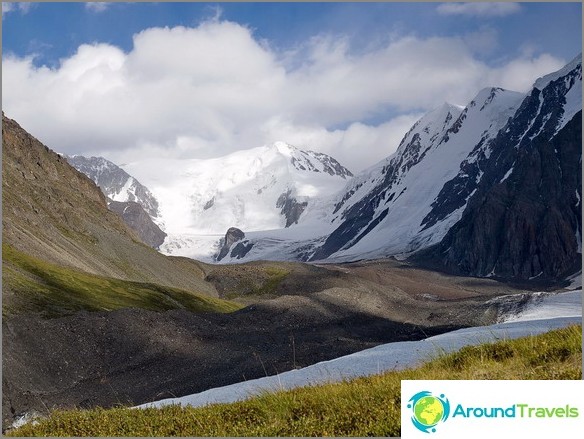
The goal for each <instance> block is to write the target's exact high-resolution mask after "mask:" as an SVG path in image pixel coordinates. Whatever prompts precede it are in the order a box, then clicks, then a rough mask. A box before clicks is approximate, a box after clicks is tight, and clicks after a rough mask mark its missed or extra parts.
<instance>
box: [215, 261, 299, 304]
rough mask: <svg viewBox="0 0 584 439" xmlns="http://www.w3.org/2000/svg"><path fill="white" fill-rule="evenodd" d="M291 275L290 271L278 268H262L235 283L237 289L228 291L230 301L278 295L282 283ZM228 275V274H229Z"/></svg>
mask: <svg viewBox="0 0 584 439" xmlns="http://www.w3.org/2000/svg"><path fill="white" fill-rule="evenodd" d="M289 274H290V270H286V269H284V268H280V267H276V266H268V267H261V268H259V269H258V270H257V271H255V272H252V274H251V275H244V276H242V277H241V278H238V279H237V281H236V282H235V285H236V286H235V288H233V290H230V291H227V292H226V293H225V297H226V298H228V299H235V298H241V297H244V296H247V297H266V296H272V295H275V294H276V291H277V289H278V286H279V285H280V283H281V282H282V281H283V280H284V279H286V277H287V276H288V275H289ZM227 275H228V274H227Z"/></svg>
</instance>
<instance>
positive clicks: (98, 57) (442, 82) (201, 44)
mask: <svg viewBox="0 0 584 439" xmlns="http://www.w3.org/2000/svg"><path fill="white" fill-rule="evenodd" d="M489 38H491V37H490V36H489V35H488V31H487V37H486V40H487V43H483V47H486V46H485V44H486V45H487V46H488V44H490V43H489ZM491 39H492V38H491ZM474 44H475V47H472V44H470V43H468V42H466V41H465V40H464V39H463V38H428V39H419V38H414V37H405V38H400V39H398V38H396V39H394V40H392V41H391V42H389V43H387V44H385V45H384V46H382V47H377V48H376V49H370V50H369V51H368V52H365V53H361V54H355V53H351V52H350V50H349V44H348V41H346V40H344V39H342V38H341V39H339V38H331V37H327V36H325V35H323V36H319V37H316V38H313V39H312V40H311V41H309V42H308V43H306V46H305V47H304V48H303V49H302V50H300V51H298V54H302V58H301V59H296V60H295V61H296V62H293V63H290V62H289V59H287V58H286V55H288V54H284V53H278V52H277V51H276V50H274V49H272V48H270V46H269V45H268V44H266V43H265V42H260V41H258V40H257V39H256V38H255V37H254V35H253V33H252V32H251V31H250V30H249V29H248V28H246V27H244V26H241V25H238V24H236V23H232V22H228V21H220V20H219V19H216V18H214V19H212V20H210V21H208V22H205V23H202V24H200V25H199V26H198V27H195V28H186V27H175V28H152V29H147V30H144V31H142V32H140V33H138V34H136V35H134V47H133V49H132V50H131V51H130V52H129V53H125V52H123V51H122V50H120V49H119V48H117V47H115V46H112V45H108V44H94V45H82V46H80V47H79V48H78V50H77V52H76V53H75V54H74V55H72V56H71V57H69V58H67V59H65V60H62V62H61V64H60V65H59V66H58V67H56V68H47V67H35V66H34V64H33V62H32V59H31V58H24V59H22V58H15V57H11V56H5V57H4V58H3V60H2V70H3V82H2V92H3V107H4V111H5V112H6V114H7V116H8V117H11V118H14V119H16V120H17V121H18V122H19V123H21V124H22V125H23V126H24V128H25V129H27V130H29V131H30V132H31V133H32V134H33V135H35V136H36V137H38V138H39V139H41V140H42V141H43V142H45V143H46V144H47V145H48V146H50V147H51V148H53V149H55V150H57V151H60V152H63V153H77V154H94V155H95V154H102V155H105V156H106V157H108V158H110V159H112V160H114V161H119V162H128V161H132V160H136V159H137V158H139V157H146V156H148V155H150V156H153V155H166V156H172V157H183V158H187V157H201V158H203V157H212V156H219V155H223V154H226V153H229V152H232V151H234V150H238V149H244V148H252V147H256V146H260V145H263V144H266V143H270V142H274V141H276V140H284V141H287V142H289V143H292V144H295V145H296V146H299V147H306V148H310V149H314V150H317V151H322V152H326V153H330V154H332V155H333V156H335V157H336V158H337V159H338V160H339V161H341V163H344V164H346V166H348V167H349V168H351V169H352V170H354V171H359V170H360V169H362V168H364V167H367V166H369V165H372V164H373V163H375V162H376V161H378V160H380V159H382V158H384V157H385V156H387V155H389V154H390V153H392V152H393V151H394V150H395V148H396V147H397V145H398V143H399V141H400V140H401V137H402V136H403V135H404V134H405V132H406V131H407V130H408V129H409V128H410V126H411V125H412V123H413V122H414V121H415V119H417V118H418V117H419V116H420V115H421V112H423V111H427V110H430V109H433V108H435V107H437V106H439V105H440V104H442V103H443V102H444V101H449V102H451V103H455V104H463V105H464V104H466V103H468V102H469V101H470V100H471V99H472V98H473V97H474V96H475V94H476V93H477V92H478V90H480V89H481V88H483V87H486V86H492V85H494V86H503V87H506V88H510V89H515V90H518V91H527V89H528V88H529V87H530V86H531V85H532V83H533V81H534V80H535V79H536V78H537V77H539V76H542V75H543V74H545V73H548V72H550V71H553V70H556V69H557V68H559V67H561V65H563V61H562V60H558V59H556V58H554V57H552V56H551V55H540V56H537V57H535V56H527V55H522V57H521V58H519V59H516V60H511V61H510V62H508V63H507V64H505V65H502V66H498V67H496V68H493V67H490V66H488V65H485V64H484V63H482V62H480V61H479V60H477V59H476V58H475V55H474V53H475V51H476V50H477V44H478V43H476V42H475V43H474ZM478 45H479V46H480V44H478ZM298 54H297V56H300V55H298ZM291 65H293V66H294V67H290V66H291ZM380 114H381V115H383V114H387V115H388V116H387V121H386V122H384V123H378V124H370V123H365V122H363V121H367V120H373V119H375V120H380ZM339 126H341V127H346V128H343V129H340V128H338V127H339Z"/></svg>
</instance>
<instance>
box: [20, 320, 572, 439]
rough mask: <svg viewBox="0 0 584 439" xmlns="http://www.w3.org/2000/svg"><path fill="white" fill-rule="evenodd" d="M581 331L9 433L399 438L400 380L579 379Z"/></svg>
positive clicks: (79, 416) (65, 416) (57, 419)
mask: <svg viewBox="0 0 584 439" xmlns="http://www.w3.org/2000/svg"><path fill="white" fill-rule="evenodd" d="M581 377H582V327H581V326H573V327H569V328H565V329H560V330H556V331H552V332H549V333H546V334H542V335H538V336H534V337H527V338H522V339H517V340H507V341H500V342H497V343H490V344H484V345H480V346H470V347H466V348H463V349H462V350H460V351H459V352H456V353H453V354H449V355H443V356H438V357H437V358H436V359H434V360H432V361H430V362H428V363H427V364H425V365H423V366H422V367H420V368H417V369H413V370H406V371H399V372H389V373H385V374H383V375H377V376H372V377H366V378H358V379H354V380H350V381H347V382H343V383H335V384H327V385H322V386H316V387H305V388H299V389H294V390H290V391H284V392H277V393H272V394H265V395H263V396H260V397H256V398H253V399H250V400H248V401H243V402H239V403H234V404H218V405H212V406H207V407H202V408H181V407H179V406H169V407H165V408H162V409H147V410H132V409H126V408H116V409H109V410H103V409H94V410H79V411H66V412H55V413H53V414H52V415H51V416H50V417H49V418H47V419H45V420H43V421H41V422H39V423H38V424H37V425H34V426H33V425H27V426H24V427H22V428H20V429H18V430H14V431H12V432H10V433H9V435H13V436H224V437H229V436H304V437H306V436H337V437H340V436H399V435H400V404H401V400H400V383H401V380H404V379H407V380H413V379H465V380H469V379H509V380H511V379H534V380H537V379H581Z"/></svg>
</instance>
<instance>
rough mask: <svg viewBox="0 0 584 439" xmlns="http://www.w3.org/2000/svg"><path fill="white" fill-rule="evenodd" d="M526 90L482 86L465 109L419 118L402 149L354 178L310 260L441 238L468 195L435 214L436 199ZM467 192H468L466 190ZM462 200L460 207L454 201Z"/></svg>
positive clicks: (398, 249) (411, 246) (400, 248)
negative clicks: (322, 240) (484, 87)
mask: <svg viewBox="0 0 584 439" xmlns="http://www.w3.org/2000/svg"><path fill="white" fill-rule="evenodd" d="M523 98H524V95H522V94H520V93H516V92H511V91H506V90H503V89H495V88H488V89H484V90H481V91H480V92H479V93H478V94H477V96H476V97H475V98H474V99H473V100H472V101H471V102H470V103H469V104H468V105H467V106H466V107H465V108H464V109H461V108H460V107H457V106H454V105H450V104H444V105H442V106H441V107H439V108H438V109H436V110H434V111H432V112H430V113H428V114H427V115H426V116H424V117H423V118H422V119H420V120H419V121H418V122H417V123H416V124H415V125H414V126H413V127H412V129H411V130H410V131H409V132H408V133H407V134H406V136H405V137H404V139H403V140H402V142H401V144H400V146H399V148H398V150H397V152H396V153H395V154H394V155H393V156H392V157H390V158H388V159H386V160H384V161H382V162H381V163H379V164H378V165H376V166H374V167H373V168H371V169H369V170H367V171H365V172H364V173H363V174H361V175H360V176H358V177H357V178H355V179H354V181H352V182H351V184H350V185H349V187H348V188H347V190H346V193H345V194H344V195H343V196H342V197H341V199H340V200H339V202H338V203H337V205H336V206H335V212H334V213H335V217H334V218H333V223H334V224H335V225H336V226H337V227H336V229H335V231H334V232H333V233H331V235H330V236H329V237H328V238H327V240H326V241H325V243H324V244H323V245H322V246H321V247H320V248H319V249H317V250H316V252H315V253H314V254H313V255H312V256H311V258H310V259H312V260H318V259H324V258H327V257H329V256H331V255H332V254H335V255H336V256H349V257H355V256H362V255H364V254H368V253H371V252H372V251H373V252H378V254H391V255H400V254H408V253H411V252H413V251H415V250H417V249H419V248H421V247H423V246H428V245H430V244H432V243H435V242H438V241H440V239H442V237H443V236H444V234H445V232H446V231H447V230H448V229H449V227H450V226H452V224H453V223H455V222H456V221H458V220H459V219H460V214H461V213H462V211H461V208H463V207H464V204H465V202H466V198H462V199H458V204H460V205H457V206H453V208H452V209H450V210H449V211H448V212H443V215H442V216H440V217H439V218H436V219H434V218H433V217H431V216H430V217H429V216H428V215H430V214H431V210H432V203H433V201H434V199H435V198H436V197H437V196H438V194H439V192H440V189H441V188H442V187H443V186H444V184H445V183H446V182H448V181H449V180H451V179H452V178H454V177H455V176H456V175H457V173H458V171H459V166H460V163H461V162H462V161H463V160H465V159H466V158H467V157H468V155H469V154H470V153H471V152H472V150H473V149H474V148H475V146H476V145H478V144H485V143H487V142H488V140H489V139H491V138H492V137H493V136H495V135H496V133H497V132H498V131H499V130H500V129H501V128H502V127H503V125H504V124H505V122H506V121H507V119H508V118H509V117H510V116H511V115H512V114H513V113H514V112H515V110H516V109H517V108H518V106H519V104H520V103H521V100H522V99H523ZM467 195H468V194H467ZM454 207H455V208H454Z"/></svg>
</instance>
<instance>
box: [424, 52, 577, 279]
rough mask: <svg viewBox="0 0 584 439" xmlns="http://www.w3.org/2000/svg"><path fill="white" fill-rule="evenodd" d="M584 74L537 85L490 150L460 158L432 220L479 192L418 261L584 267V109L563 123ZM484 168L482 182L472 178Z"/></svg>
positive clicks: (543, 270)
mask: <svg viewBox="0 0 584 439" xmlns="http://www.w3.org/2000/svg"><path fill="white" fill-rule="evenodd" d="M581 78H582V68H581V64H580V65H578V66H577V67H576V68H574V69H573V70H572V71H570V72H569V73H567V74H566V75H563V76H560V77H559V78H557V79H555V80H553V81H551V82H549V83H548V84H547V85H545V87H543V90H540V89H538V88H534V89H533V90H532V92H531V94H530V95H529V96H527V98H526V99H525V100H524V102H523V103H522V105H521V107H520V108H519V110H518V111H517V113H516V114H515V116H514V117H513V118H512V119H511V120H510V121H509V123H508V124H507V126H506V127H505V128H504V129H502V130H501V131H500V133H499V135H498V136H497V137H496V138H495V139H494V141H493V142H492V144H491V148H490V155H489V156H487V155H485V154H484V153H483V152H482V151H478V150H477V154H476V160H475V161H474V162H465V163H463V165H462V166H461V173H460V174H459V175H458V176H457V178H455V179H453V180H452V181H451V182H449V185H447V186H445V187H444V188H443V190H442V191H441V193H440V196H439V197H438V198H437V200H436V202H435V210H434V215H435V217H439V215H440V208H442V207H443V206H448V205H449V204H452V203H455V202H456V201H455V199H456V197H457V195H458V194H459V193H472V192H473V191H474V195H473V196H472V197H471V198H470V200H469V203H468V205H467V208H466V209H465V211H464V214H463V216H462V218H461V220H460V221H459V222H458V223H457V224H455V225H454V226H453V227H452V228H451V229H450V230H449V232H448V233H447V234H446V236H445V237H444V239H443V240H442V242H440V243H439V244H438V245H436V246H434V247H431V248H429V249H427V250H424V251H422V252H420V253H419V254H418V255H415V256H414V258H413V259H414V260H417V261H420V262H424V263H426V264H428V265H431V266H435V267H439V268H442V269H446V270H448V271H451V272H455V273H458V274H467V275H468V274H470V275H473V276H494V277H501V278H511V279H521V280H527V279H533V278H537V279H540V280H552V281H553V280H560V279H562V278H565V277H566V276H567V275H569V274H571V273H573V272H575V271H577V270H579V269H580V268H581V249H580V248H579V247H580V246H581V233H582V232H581V231H582V211H581V209H582V206H581V201H580V200H581V198H582V111H581V110H580V111H579V112H577V113H576V114H575V115H574V116H573V117H572V118H571V120H570V121H569V122H567V123H566V124H565V125H563V127H562V119H563V118H564V117H565V114H564V113H565V111H566V110H565V109H564V106H565V104H566V95H567V93H568V91H569V90H570V89H571V87H573V86H574V84H575V83H576V82H577V81H580V82H581ZM558 127H561V128H560V129H559V130H558ZM479 173H481V174H483V175H482V178H481V179H480V181H479V182H477V179H475V178H472V176H473V175H478V174H479ZM469 177H470V178H469ZM433 220H434V218H433V217H428V218H427V221H428V222H431V221H433Z"/></svg>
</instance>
